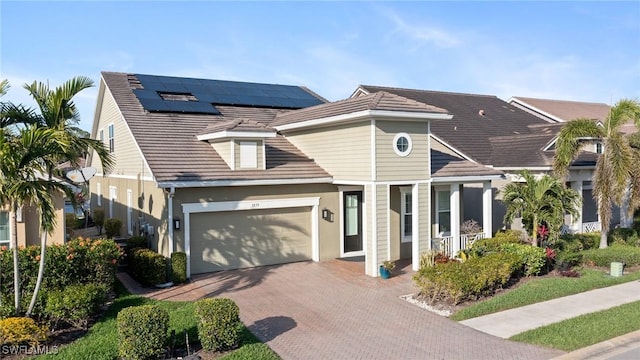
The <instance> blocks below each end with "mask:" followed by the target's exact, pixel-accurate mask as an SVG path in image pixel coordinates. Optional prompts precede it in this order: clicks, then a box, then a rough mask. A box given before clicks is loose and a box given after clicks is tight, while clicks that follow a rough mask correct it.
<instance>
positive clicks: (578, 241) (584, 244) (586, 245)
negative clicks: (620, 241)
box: [553, 233, 600, 252]
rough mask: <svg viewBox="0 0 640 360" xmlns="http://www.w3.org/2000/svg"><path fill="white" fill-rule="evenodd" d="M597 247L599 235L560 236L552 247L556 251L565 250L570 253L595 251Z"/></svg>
mask: <svg viewBox="0 0 640 360" xmlns="http://www.w3.org/2000/svg"><path fill="white" fill-rule="evenodd" d="M598 246H600V233H582V234H567V235H562V236H560V238H559V239H558V240H557V241H556V242H555V244H554V245H553V247H554V248H555V249H556V250H566V251H570V252H579V251H582V250H589V249H596V248H598Z"/></svg>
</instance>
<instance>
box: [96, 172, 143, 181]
mask: <svg viewBox="0 0 640 360" xmlns="http://www.w3.org/2000/svg"><path fill="white" fill-rule="evenodd" d="M95 176H102V177H108V178H112V179H124V180H142V181H155V179H154V178H153V177H151V176H142V177H140V178H138V176H134V175H120V174H106V175H105V174H104V173H96V175H95Z"/></svg>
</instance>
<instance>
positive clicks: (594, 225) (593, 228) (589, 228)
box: [582, 221, 602, 233]
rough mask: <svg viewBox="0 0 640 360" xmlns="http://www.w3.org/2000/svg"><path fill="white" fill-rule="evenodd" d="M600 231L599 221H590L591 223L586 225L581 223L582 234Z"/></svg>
mask: <svg viewBox="0 0 640 360" xmlns="http://www.w3.org/2000/svg"><path fill="white" fill-rule="evenodd" d="M601 230H602V224H600V221H592V222H588V223H582V232H583V233H589V232H598V231H601Z"/></svg>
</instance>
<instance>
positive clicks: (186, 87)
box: [134, 75, 322, 114]
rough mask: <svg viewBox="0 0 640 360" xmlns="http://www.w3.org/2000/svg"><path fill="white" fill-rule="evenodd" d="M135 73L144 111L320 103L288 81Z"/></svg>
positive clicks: (211, 110) (213, 111) (207, 111)
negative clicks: (175, 95)
mask: <svg viewBox="0 0 640 360" xmlns="http://www.w3.org/2000/svg"><path fill="white" fill-rule="evenodd" d="M136 77H137V78H138V80H139V81H140V84H141V85H142V86H143V89H136V90H134V94H135V95H136V97H137V98H138V100H140V103H141V104H142V106H143V107H144V108H145V109H146V110H148V111H168V112H174V111H175V112H192V113H203V114H220V112H219V111H218V110H217V109H216V108H215V106H214V105H213V104H220V105H236V106H255V107H272V108H288V109H299V108H302V107H307V106H312V105H318V104H321V103H322V100H320V99H318V98H316V97H315V96H313V95H312V94H310V93H308V92H307V91H305V90H304V89H302V88H300V87H298V86H292V85H276V84H259V83H248V82H239V81H227V80H205V79H193V78H178V77H169V76H153V75H136ZM163 92H167V93H178V94H189V95H193V97H195V98H196V99H197V101H180V100H170V99H167V100H163V99H162V98H161V97H160V95H159V93H163ZM167 98H170V97H167ZM189 99H191V97H189Z"/></svg>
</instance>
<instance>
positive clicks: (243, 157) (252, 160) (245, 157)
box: [240, 141, 258, 169]
mask: <svg viewBox="0 0 640 360" xmlns="http://www.w3.org/2000/svg"><path fill="white" fill-rule="evenodd" d="M257 167H258V144H257V142H255V141H240V168H241V169H256V168H257Z"/></svg>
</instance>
